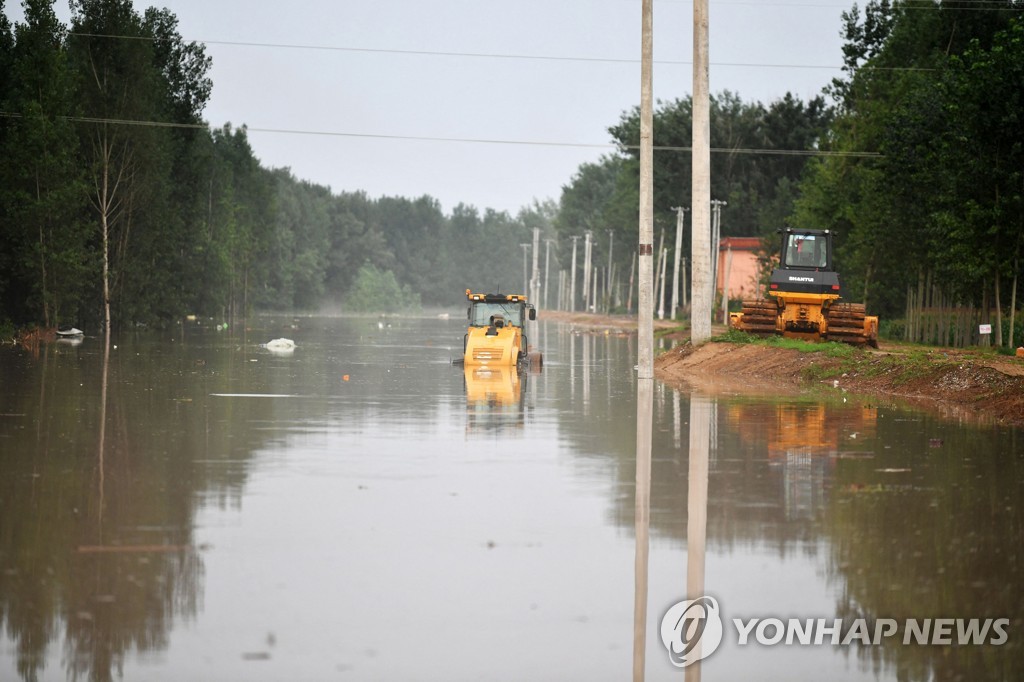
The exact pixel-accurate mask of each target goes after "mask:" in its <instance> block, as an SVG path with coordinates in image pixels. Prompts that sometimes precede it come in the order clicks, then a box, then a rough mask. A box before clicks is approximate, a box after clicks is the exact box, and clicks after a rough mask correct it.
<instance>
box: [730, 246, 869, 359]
mask: <svg viewBox="0 0 1024 682" xmlns="http://www.w3.org/2000/svg"><path fill="white" fill-rule="evenodd" d="M780 232H781V233H782V253H781V255H780V257H779V266H778V267H777V268H775V269H774V270H773V271H772V274H771V278H770V279H769V280H768V298H762V299H756V300H746V301H743V308H742V311H741V312H738V313H730V314H729V324H730V326H731V327H733V328H734V329H739V330H742V331H745V332H749V333H751V334H761V335H771V334H778V335H781V336H784V337H787V338H801V339H807V340H811V341H842V342H844V343H850V344H854V345H858V346H863V345H868V346H871V347H872V348H878V318H877V317H875V316H872V315H866V314H865V309H864V304H863V303H845V302H844V303H840V302H839V301H840V299H841V298H842V296H841V290H840V287H839V274H838V273H837V272H836V271H835V269H834V267H833V265H832V232H831V231H829V230H796V229H792V228H786V229H785V230H780Z"/></svg>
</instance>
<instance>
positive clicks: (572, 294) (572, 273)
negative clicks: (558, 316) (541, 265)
mask: <svg viewBox="0 0 1024 682" xmlns="http://www.w3.org/2000/svg"><path fill="white" fill-rule="evenodd" d="M579 238H580V236H579V235H578V234H574V235H573V236H572V237H570V239H572V268H571V269H570V270H569V312H571V313H574V312H576V240H577V239H579Z"/></svg>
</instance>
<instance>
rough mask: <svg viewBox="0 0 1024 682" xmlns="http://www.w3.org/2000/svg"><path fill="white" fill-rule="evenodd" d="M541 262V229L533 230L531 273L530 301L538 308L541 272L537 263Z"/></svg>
mask: <svg viewBox="0 0 1024 682" xmlns="http://www.w3.org/2000/svg"><path fill="white" fill-rule="evenodd" d="M539 260H540V228H539V227H535V228H533V270H532V271H531V273H530V293H529V294H528V296H529V300H530V301H531V302H532V303H533V304H534V305H535V306H536V305H537V298H538V297H539V294H540V291H539V289H540V270H539V268H538V267H537V262H538V261H539Z"/></svg>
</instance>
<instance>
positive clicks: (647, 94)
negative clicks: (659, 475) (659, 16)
mask: <svg viewBox="0 0 1024 682" xmlns="http://www.w3.org/2000/svg"><path fill="white" fill-rule="evenodd" d="M704 1H705V2H706V1H707V0H704ZM642 12H643V18H642V21H641V24H642V27H641V40H640V52H641V56H640V226H639V231H640V236H639V237H640V238H639V242H638V245H637V248H638V252H639V263H638V265H639V274H638V280H637V296H638V302H637V316H638V317H637V332H638V339H637V360H638V363H637V366H638V369H637V372H638V373H637V376H638V377H639V378H640V379H653V378H654V270H653V265H654V263H653V261H654V100H653V92H654V88H653V83H654V67H653V63H654V60H653V55H654V7H653V0H643V5H642ZM639 416H640V415H639V408H638V412H637V418H638V419H639ZM640 446H641V444H640V442H639V429H637V448H640ZM646 447H650V443H649V442H648V443H647V444H646Z"/></svg>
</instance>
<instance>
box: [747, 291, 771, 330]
mask: <svg viewBox="0 0 1024 682" xmlns="http://www.w3.org/2000/svg"><path fill="white" fill-rule="evenodd" d="M742 312H743V330H744V331H746V332H750V333H752V334H774V333H775V332H776V326H775V325H776V322H775V320H776V318H777V317H778V314H779V305H778V303H776V302H775V301H774V300H769V299H756V300H748V301H743V308H742Z"/></svg>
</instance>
